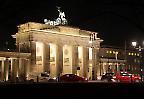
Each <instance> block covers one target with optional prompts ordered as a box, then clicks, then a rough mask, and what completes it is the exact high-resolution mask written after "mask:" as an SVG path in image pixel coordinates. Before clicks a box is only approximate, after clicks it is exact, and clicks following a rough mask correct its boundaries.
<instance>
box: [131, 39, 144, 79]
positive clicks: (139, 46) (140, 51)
mask: <svg viewBox="0 0 144 99" xmlns="http://www.w3.org/2000/svg"><path fill="white" fill-rule="evenodd" d="M132 46H133V47H134V48H135V49H137V50H138V51H139V53H140V61H139V66H140V67H139V69H140V77H141V81H142V78H143V77H142V70H143V69H142V66H141V65H142V50H143V49H144V48H143V47H141V45H138V44H137V42H136V41H133V42H132ZM137 46H138V47H137Z"/></svg>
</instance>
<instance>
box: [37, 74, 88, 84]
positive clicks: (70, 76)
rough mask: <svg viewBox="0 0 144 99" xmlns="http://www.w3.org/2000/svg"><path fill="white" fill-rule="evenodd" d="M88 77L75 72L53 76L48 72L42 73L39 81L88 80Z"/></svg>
mask: <svg viewBox="0 0 144 99" xmlns="http://www.w3.org/2000/svg"><path fill="white" fill-rule="evenodd" d="M87 81H88V79H87V78H85V77H81V76H78V75H75V74H64V75H61V76H59V77H54V78H51V77H50V76H49V74H47V73H41V76H40V77H39V80H38V82H87Z"/></svg>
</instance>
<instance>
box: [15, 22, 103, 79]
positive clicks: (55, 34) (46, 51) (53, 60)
mask: <svg viewBox="0 0 144 99" xmlns="http://www.w3.org/2000/svg"><path fill="white" fill-rule="evenodd" d="M13 37H14V38H16V44H17V49H19V51H20V52H26V53H31V64H30V71H29V72H30V73H29V76H30V75H31V74H35V75H39V74H40V73H42V72H48V73H50V76H51V77H57V76H59V75H62V74H66V73H73V74H77V75H79V76H84V77H88V78H90V79H92V78H93V79H95V78H96V73H97V68H98V64H99V63H98V55H97V53H98V51H99V47H100V43H101V42H102V41H103V40H101V39H100V38H97V33H96V32H91V31H86V30H81V29H79V28H74V27H69V26H61V25H59V26H51V25H48V24H42V23H34V22H28V23H25V24H21V25H19V26H18V33H16V34H15V35H13ZM89 41H91V42H89Z"/></svg>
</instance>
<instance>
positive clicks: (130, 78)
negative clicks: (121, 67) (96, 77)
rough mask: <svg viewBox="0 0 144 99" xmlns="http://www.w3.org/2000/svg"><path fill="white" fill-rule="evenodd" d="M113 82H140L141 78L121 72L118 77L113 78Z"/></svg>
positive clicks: (117, 74)
mask: <svg viewBox="0 0 144 99" xmlns="http://www.w3.org/2000/svg"><path fill="white" fill-rule="evenodd" d="M113 80H114V81H115V82H128V83H130V82H140V81H141V77H140V76H139V75H134V74H131V73H128V72H120V73H116V75H114V76H113Z"/></svg>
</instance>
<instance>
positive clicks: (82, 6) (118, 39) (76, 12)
mask: <svg viewBox="0 0 144 99" xmlns="http://www.w3.org/2000/svg"><path fill="white" fill-rule="evenodd" d="M56 6H60V7H61V10H62V11H64V12H65V15H66V18H67V20H68V25H69V26H75V27H79V28H80V29H85V30H90V31H94V32H98V37H99V38H101V39H103V40H104V42H103V43H102V44H103V45H110V46H119V47H123V46H124V43H125V41H126V42H127V45H130V42H131V41H132V40H137V41H139V43H141V42H142V40H144V1H142V0H44V1H43V0H19V1H18V0H3V1H2V0H1V1H0V12H1V13H0V47H1V48H2V47H5V46H6V44H5V42H6V41H7V42H8V47H9V48H14V43H15V42H14V41H15V40H14V39H13V38H12V37H11V35H12V34H15V33H16V32H17V25H19V24H22V23H26V22H29V21H32V22H41V23H44V22H43V20H44V19H45V18H47V19H50V20H55V19H56V18H57V17H58V11H57V8H56Z"/></svg>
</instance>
